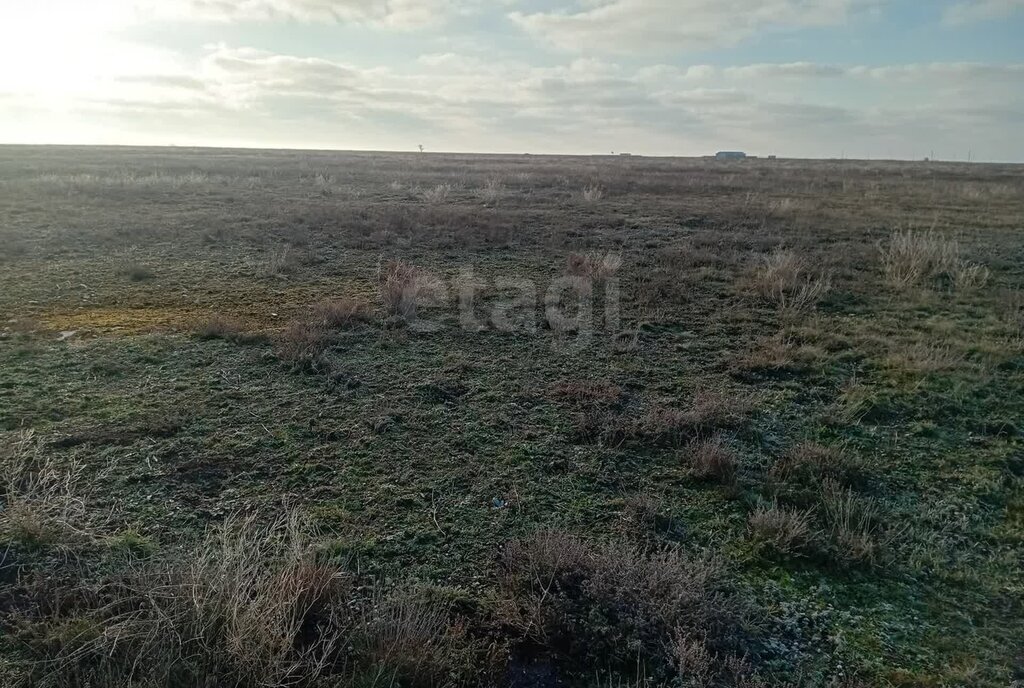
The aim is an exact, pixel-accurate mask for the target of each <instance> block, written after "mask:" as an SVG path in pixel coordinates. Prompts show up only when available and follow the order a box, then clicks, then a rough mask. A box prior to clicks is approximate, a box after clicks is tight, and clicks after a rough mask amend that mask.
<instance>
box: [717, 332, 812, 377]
mask: <svg viewBox="0 0 1024 688" xmlns="http://www.w3.org/2000/svg"><path fill="white" fill-rule="evenodd" d="M823 357H824V352H823V351H822V350H821V349H819V348H817V347H815V346H811V345H809V344H799V343H797V342H796V341H794V340H792V339H789V338H787V337H785V336H782V335H776V336H774V337H769V338H766V339H762V340H761V341H760V342H758V344H757V345H756V346H755V347H754V348H752V349H751V350H750V351H748V352H747V353H746V354H744V355H742V356H740V357H739V358H738V359H736V362H735V364H734V366H733V371H734V372H735V373H737V374H746V373H761V374H768V375H797V374H801V373H807V372H809V371H811V370H812V369H813V368H814V364H815V362H817V361H818V360H820V359H822V358H823Z"/></svg>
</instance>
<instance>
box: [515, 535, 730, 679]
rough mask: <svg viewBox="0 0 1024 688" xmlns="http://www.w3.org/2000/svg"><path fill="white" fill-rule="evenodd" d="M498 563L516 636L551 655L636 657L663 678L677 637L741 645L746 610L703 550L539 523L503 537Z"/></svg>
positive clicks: (723, 650)
mask: <svg viewBox="0 0 1024 688" xmlns="http://www.w3.org/2000/svg"><path fill="white" fill-rule="evenodd" d="M502 568H503V571H502V579H503V585H504V587H505V591H506V595H507V596H508V598H509V599H510V600H511V608H510V609H509V612H508V618H509V623H511V624H513V625H514V626H515V627H516V629H517V631H518V632H519V634H520V635H521V636H522V637H523V639H524V641H527V642H535V643H541V644H542V645H543V646H544V647H547V648H552V649H555V652H556V653H557V654H556V656H555V661H557V662H559V663H564V664H566V665H569V666H584V667H588V668H592V667H594V666H601V667H609V668H612V669H620V670H631V669H635V668H636V667H637V665H638V663H639V664H642V665H644V666H646V667H647V668H648V670H649V671H651V672H652V674H653V677H658V678H663V679H667V678H668V677H669V676H671V675H672V674H673V673H674V671H675V670H674V667H673V665H674V663H675V660H674V658H673V652H672V649H671V648H672V646H673V645H674V643H675V642H676V641H678V640H679V639H680V638H683V639H685V640H687V641H691V642H695V643H701V644H703V645H704V646H706V647H707V648H708V651H709V652H710V653H713V654H721V655H723V656H726V655H735V654H738V653H742V652H744V651H746V650H748V649H749V647H748V646H746V645H745V642H744V641H745V640H746V635H745V630H744V628H745V625H744V621H745V620H746V619H747V618H748V614H747V609H746V608H745V605H744V604H743V603H742V602H741V600H740V597H739V596H738V594H737V593H736V592H735V591H734V590H733V589H732V588H731V587H730V586H729V585H728V583H727V576H726V573H725V569H724V567H723V565H722V564H721V563H720V562H719V561H718V560H716V559H714V558H711V557H707V556H700V555H689V554H685V553H683V552H682V551H680V550H678V549H665V550H655V551H649V550H645V549H642V548H640V547H637V546H633V545H628V544H621V543H619V544H605V545H597V544H591V543H589V542H586V541H583V540H580V539H579V538H576V537H573V536H570V535H567V534H565V533H561V532H542V533H538V534H536V535H534V536H532V537H530V538H526V539H524V540H517V541H514V542H512V543H510V544H509V545H507V546H506V548H505V550H504V553H503V556H502Z"/></svg>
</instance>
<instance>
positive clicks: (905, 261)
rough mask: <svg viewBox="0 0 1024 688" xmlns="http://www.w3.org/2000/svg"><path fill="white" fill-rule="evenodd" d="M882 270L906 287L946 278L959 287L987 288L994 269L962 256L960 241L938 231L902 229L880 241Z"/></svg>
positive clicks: (893, 282)
mask: <svg viewBox="0 0 1024 688" xmlns="http://www.w3.org/2000/svg"><path fill="white" fill-rule="evenodd" d="M879 252H880V254H881V261H882V270H883V271H884V273H885V277H886V280H887V281H888V282H889V284H891V285H892V286H894V287H897V288H900V289H906V288H908V287H912V286H922V285H928V284H929V283H931V282H934V281H935V280H938V279H944V280H946V281H947V282H948V283H949V285H950V286H951V287H952V288H954V289H957V290H964V291H966V290H973V289H979V288H981V287H984V286H985V285H986V284H987V283H988V281H989V279H990V277H991V272H990V271H989V269H988V268H987V267H985V266H984V265H979V264H977V263H971V262H969V261H966V260H964V259H963V258H962V256H961V249H960V243H959V242H958V241H956V240H955V239H951V238H949V237H946V236H943V235H941V234H939V233H937V232H935V231H934V230H926V231H917V232H915V231H913V230H909V229H908V230H898V231H896V232H894V233H893V234H892V236H891V237H890V238H889V240H888V241H887V242H883V243H881V244H879Z"/></svg>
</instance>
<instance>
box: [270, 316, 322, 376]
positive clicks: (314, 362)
mask: <svg viewBox="0 0 1024 688" xmlns="http://www.w3.org/2000/svg"><path fill="white" fill-rule="evenodd" d="M331 342H332V337H331V333H330V331H329V330H328V329H327V328H326V327H324V326H323V325H322V324H321V323H320V322H311V321H309V320H302V319H300V320H293V321H292V322H290V323H289V324H288V325H287V327H285V328H284V330H282V331H281V332H279V333H278V334H277V336H276V337H275V338H274V354H275V355H276V356H277V358H278V359H279V360H281V361H282V362H284V363H286V364H288V365H289V366H291V367H292V368H293V369H295V370H304V371H307V372H314V373H315V372H325V371H329V370H330V368H331V364H330V360H329V359H328V358H327V351H328V349H329V348H330V346H331Z"/></svg>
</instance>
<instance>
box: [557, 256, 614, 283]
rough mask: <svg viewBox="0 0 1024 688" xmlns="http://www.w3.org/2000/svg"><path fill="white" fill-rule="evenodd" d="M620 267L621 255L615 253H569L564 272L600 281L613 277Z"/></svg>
mask: <svg viewBox="0 0 1024 688" xmlns="http://www.w3.org/2000/svg"><path fill="white" fill-rule="evenodd" d="M621 267H622V256H621V255H619V254H617V253H605V254H600V253H571V254H569V258H568V261H567V264H566V273H568V274H569V275H572V276H574V277H587V278H590V279H593V280H597V281H599V282H600V281H604V280H608V279H611V278H612V277H614V276H615V275H616V274H617V273H618V272H619V269H620V268H621Z"/></svg>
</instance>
